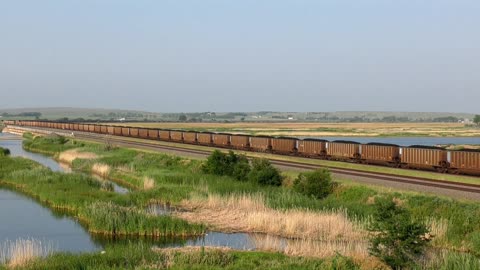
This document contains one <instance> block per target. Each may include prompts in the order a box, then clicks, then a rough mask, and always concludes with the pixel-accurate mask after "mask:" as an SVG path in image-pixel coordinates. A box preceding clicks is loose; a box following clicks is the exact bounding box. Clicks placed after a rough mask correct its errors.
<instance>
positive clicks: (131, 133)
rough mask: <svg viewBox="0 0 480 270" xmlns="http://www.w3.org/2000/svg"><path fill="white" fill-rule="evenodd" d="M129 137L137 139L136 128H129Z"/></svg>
mask: <svg viewBox="0 0 480 270" xmlns="http://www.w3.org/2000/svg"><path fill="white" fill-rule="evenodd" d="M130 137H136V138H137V137H139V136H138V128H135V127H131V128H130Z"/></svg>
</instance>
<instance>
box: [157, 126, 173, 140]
mask: <svg viewBox="0 0 480 270" xmlns="http://www.w3.org/2000/svg"><path fill="white" fill-rule="evenodd" d="M158 136H159V137H160V140H162V141H170V130H165V129H159V130H158Z"/></svg>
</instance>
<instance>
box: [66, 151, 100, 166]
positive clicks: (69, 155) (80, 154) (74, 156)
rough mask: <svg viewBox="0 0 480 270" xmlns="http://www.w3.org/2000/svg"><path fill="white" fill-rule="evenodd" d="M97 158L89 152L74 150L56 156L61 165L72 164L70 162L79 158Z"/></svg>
mask: <svg viewBox="0 0 480 270" xmlns="http://www.w3.org/2000/svg"><path fill="white" fill-rule="evenodd" d="M97 157H98V156H97V155H96V154H94V153H89V152H79V151H78V150H76V149H73V150H68V151H65V152H62V153H60V155H59V156H58V160H59V161H60V162H63V163H67V164H70V165H71V164H72V162H73V161H74V160H75V159H77V158H79V159H96V158H97Z"/></svg>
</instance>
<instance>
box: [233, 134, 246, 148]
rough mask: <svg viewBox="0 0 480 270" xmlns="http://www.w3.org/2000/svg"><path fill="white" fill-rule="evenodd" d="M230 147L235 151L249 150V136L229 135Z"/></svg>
mask: <svg viewBox="0 0 480 270" xmlns="http://www.w3.org/2000/svg"><path fill="white" fill-rule="evenodd" d="M230 145H231V146H232V147H233V148H235V149H248V148H250V136H248V135H239V134H232V135H230Z"/></svg>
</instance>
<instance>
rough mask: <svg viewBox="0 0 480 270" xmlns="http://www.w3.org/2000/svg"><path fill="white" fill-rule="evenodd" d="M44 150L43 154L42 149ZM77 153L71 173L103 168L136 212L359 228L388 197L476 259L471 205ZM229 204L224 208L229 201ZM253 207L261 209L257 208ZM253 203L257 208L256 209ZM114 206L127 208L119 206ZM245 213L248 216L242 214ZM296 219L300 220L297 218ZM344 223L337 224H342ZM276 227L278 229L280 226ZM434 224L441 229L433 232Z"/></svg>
mask: <svg viewBox="0 0 480 270" xmlns="http://www.w3.org/2000/svg"><path fill="white" fill-rule="evenodd" d="M44 147H46V148H48V145H47V146H44ZM78 151H79V152H89V153H94V154H95V155H97V159H94V160H88V159H77V160H74V161H73V167H74V169H76V170H80V171H85V172H90V171H91V168H92V166H94V164H97V163H101V164H105V165H108V166H109V167H110V168H111V170H110V174H109V177H110V178H111V179H114V180H116V181H118V182H119V183H127V184H129V185H130V186H132V187H135V188H136V190H137V191H135V192H132V193H131V194H129V196H128V199H129V200H130V201H131V202H132V203H133V204H134V205H137V206H140V205H142V206H143V207H145V206H147V205H148V204H149V203H152V202H159V203H173V204H174V205H177V206H178V205H182V204H183V205H184V206H185V207H187V206H188V205H193V206H195V207H196V208H197V209H199V210H201V209H202V208H201V207H200V206H201V205H205V204H204V202H205V201H202V200H209V199H212V200H214V201H215V205H220V206H222V207H223V208H222V209H221V210H222V211H223V210H224V211H225V212H228V214H230V215H233V214H235V213H236V214H237V216H239V217H240V218H239V219H242V218H243V217H244V216H245V215H246V216H248V215H251V216H252V217H253V216H255V215H254V213H255V211H256V212H260V213H262V211H264V210H261V211H257V210H256V209H258V208H257V207H263V208H262V209H268V210H265V211H266V212H268V213H275V214H278V216H281V212H282V211H290V212H289V213H290V214H291V215H292V216H293V214H294V213H296V212H295V211H300V212H301V213H303V214H305V215H307V214H308V213H310V212H313V213H316V214H318V213H325V212H328V213H346V216H347V218H348V220H349V221H352V220H353V221H356V222H358V223H360V224H361V223H364V222H368V219H369V217H370V216H371V214H372V212H373V207H372V205H371V201H372V198H374V197H375V196H383V195H385V194H393V195H394V197H395V198H396V199H397V200H398V201H401V202H402V203H403V204H404V206H405V207H407V208H408V209H410V210H411V211H412V213H413V215H414V216H415V217H416V218H418V219H421V220H425V222H428V223H429V224H435V225H434V227H435V228H440V227H441V229H439V230H440V231H443V232H444V233H442V235H444V236H443V237H442V239H441V241H440V240H439V241H437V242H436V245H438V246H439V247H445V248H453V249H457V250H465V251H469V252H474V253H478V254H480V206H479V205H478V204H477V203H472V202H460V201H457V200H453V199H448V198H438V197H435V196H427V195H421V194H418V193H406V192H394V191H388V190H385V189H379V188H372V187H366V186H362V185H358V184H351V183H350V184H343V185H341V186H340V187H339V188H337V189H336V190H335V192H334V193H333V194H332V195H330V196H328V197H327V198H326V199H323V200H318V199H315V198H312V197H308V196H305V195H301V194H299V193H296V192H294V191H292V189H291V188H288V183H287V182H288V181H285V184H286V186H283V187H279V188H278V187H263V186H258V185H256V184H254V183H251V182H241V181H236V180H234V179H232V178H230V177H218V176H213V175H206V174H203V173H201V170H200V166H201V161H199V160H187V159H182V158H179V157H173V156H168V155H165V154H159V153H152V152H142V151H136V150H132V149H124V148H116V149H111V150H105V148H104V147H103V146H102V145H101V144H90V143H86V144H85V145H84V146H82V147H80V148H79V149H78ZM291 177H294V175H289V178H291ZM146 178H148V179H151V180H153V182H154V187H153V188H151V189H144V187H145V179H146ZM241 196H246V197H245V198H249V199H252V200H251V203H252V205H249V204H248V203H247V202H246V200H245V201H243V202H242V199H241V198H242V197H241ZM232 198H237V199H232ZM232 200H233V202H231V203H230V205H231V206H229V201H232ZM120 201H121V200H120ZM259 201H260V202H261V203H258V202H259ZM242 203H246V205H247V206H248V207H247V206H246V207H245V208H244V210H242V211H236V212H235V211H229V210H230V209H232V208H229V207H233V208H235V207H236V206H241V205H242ZM255 203H257V205H256V206H255ZM118 204H119V205H123V206H128V205H127V204H126V203H125V202H120V203H118ZM247 208H248V209H249V210H250V211H247ZM237 209H241V208H237ZM204 210H205V209H204ZM206 210H209V211H213V212H214V211H215V210H218V208H215V207H212V208H210V209H206ZM265 211H264V212H265ZM275 211H278V212H275ZM343 215H344V214H341V216H342V220H345V219H344V218H343ZM274 216H275V215H274ZM266 217H268V218H266ZM232 218H233V217H232ZM298 219H302V218H301V215H300V217H299V218H298ZM252 220H254V221H255V220H256V221H258V222H259V224H262V220H263V222H268V221H269V216H268V215H263V217H262V215H259V216H257V217H256V218H252ZM252 222H253V221H252ZM345 222H346V221H345ZM345 222H344V223H343V224H348V223H345ZM278 223H279V224H282V223H281V221H279V222H278ZM437 223H438V224H441V226H437V225H436V224H437ZM296 226H298V227H297V228H298V229H296V230H297V232H300V231H304V229H302V227H301V225H296ZM255 228H258V227H255ZM274 231H275V230H274ZM289 234H291V232H289ZM285 235H288V234H285Z"/></svg>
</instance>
